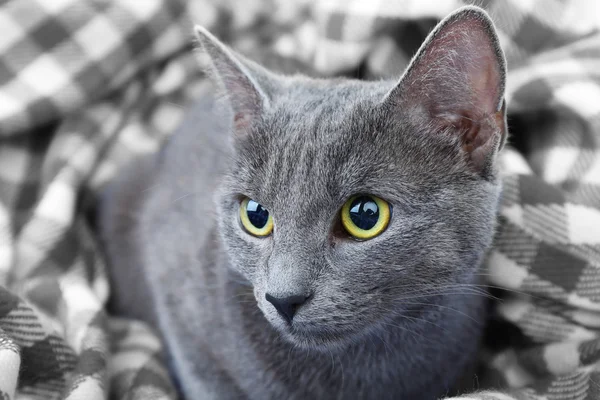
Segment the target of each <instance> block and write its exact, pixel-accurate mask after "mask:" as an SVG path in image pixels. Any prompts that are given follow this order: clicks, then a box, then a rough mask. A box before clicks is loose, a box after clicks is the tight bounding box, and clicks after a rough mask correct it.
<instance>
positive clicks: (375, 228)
mask: <svg viewBox="0 0 600 400" xmlns="http://www.w3.org/2000/svg"><path fill="white" fill-rule="evenodd" d="M390 216H391V212H390V205H389V204H388V203H387V202H386V201H385V200H382V199H380V198H379V197H375V196H370V195H358V196H353V197H351V198H350V199H348V201H347V202H346V203H345V204H344V206H343V207H342V216H341V219H342V225H343V226H344V229H346V231H347V232H348V233H349V234H350V235H352V236H354V237H355V238H357V239H362V240H366V239H372V238H374V237H375V236H377V235H379V234H380V233H381V232H383V231H384V230H385V228H387V226H388V224H389V223H390Z"/></svg>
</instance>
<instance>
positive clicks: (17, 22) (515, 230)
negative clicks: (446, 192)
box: [0, 0, 600, 400]
mask: <svg viewBox="0 0 600 400" xmlns="http://www.w3.org/2000/svg"><path fill="white" fill-rule="evenodd" d="M477 3H478V4H480V5H483V6H484V7H485V8H486V9H487V10H488V11H489V12H490V14H491V16H492V18H493V19H494V20H495V21H496V24H497V26H498V28H499V31H500V39H501V44H502V46H503V48H504V49H505V51H506V55H507V59H508V67H509V75H508V87H507V97H508V104H509V124H510V127H511V132H512V138H511V142H510V144H511V146H510V147H509V148H508V149H507V150H506V151H505V152H504V155H503V157H502V159H501V163H502V173H503V179H504V185H505V188H504V193H503V200H502V209H501V212H500V219H499V224H498V229H497V235H496V241H495V247H494V249H493V251H492V252H491V253H490V255H489V259H488V261H487V263H486V268H487V270H486V274H487V276H488V280H489V285H490V286H492V287H493V288H494V289H493V290H494V292H493V294H494V295H495V296H498V297H499V298H500V301H498V303H497V307H496V310H495V315H494V320H493V322H492V324H491V325H490V329H489V332H488V335H487V344H486V351H485V352H484V354H483V356H482V364H483V367H484V368H485V369H486V372H487V373H485V374H483V375H481V376H482V379H481V380H480V382H479V388H480V390H487V391H485V392H484V391H481V392H476V393H474V394H471V395H468V396H465V397H462V399H463V400H464V399H477V400H484V399H490V400H491V399H496V400H501V399H502V400H504V399H536V400H537V399H548V400H550V399H552V400H566V399H574V400H591V399H597V398H600V369H599V367H598V365H600V338H599V333H598V332H600V73H599V72H598V71H600V13H598V12H597V9H596V7H597V5H596V4H595V2H594V1H585V0H579V1H578V0H574V1H559V0H544V1H541V0H527V1H525V0H509V1H492V0H487V1H478V2H477ZM460 5H462V3H461V2H459V1H457V0H441V1H436V2H423V1H409V0H404V1H401V0H377V1H375V0H373V1H369V2H365V1H362V0H322V1H310V0H299V1H296V2H291V1H289V0H253V1H247V0H228V1H219V0H193V1H190V2H189V3H188V2H186V1H184V0H144V1H143V2H142V1H121V2H91V1H90V2H80V1H76V0H52V1H45V0H6V1H2V2H0V398H1V399H3V400H4V399H13V398H17V399H59V398H65V399H70V400H71V399H91V400H94V399H103V398H106V397H110V398H115V399H121V398H122V399H149V398H152V399H175V398H176V395H175V392H174V389H173V385H172V383H171V381H170V380H169V377H168V374H167V373H166V368H165V366H164V365H163V363H162V361H161V345H160V343H159V341H158V340H157V339H156V336H154V334H153V333H152V332H150V331H149V330H148V329H147V328H146V327H145V326H144V325H142V324H139V323H136V322H133V321H126V320H121V319H117V318H113V317H109V316H107V315H106V313H105V312H104V311H103V307H104V305H105V303H106V299H107V297H108V293H109V288H108V284H107V279H106V276H105V269H104V264H103V259H102V257H101V252H100V251H99V249H98V246H97V243H96V238H95V236H94V229H93V228H94V224H93V221H91V219H90V218H89V215H90V213H91V212H92V211H93V209H94V204H95V200H96V195H97V191H98V188H99V187H100V186H101V185H102V184H103V183H104V182H106V181H107V180H108V179H110V178H111V176H113V175H114V173H115V171H116V170H117V169H118V168H119V166H121V165H122V164H123V163H124V162H126V161H127V160H129V159H131V158H132V157H133V156H134V155H136V154H141V153H145V152H152V151H155V150H156V149H157V148H158V146H159V145H160V143H161V141H162V140H164V138H166V137H167V136H168V135H169V134H170V133H171V132H172V131H173V128H174V127H175V126H176V125H177V124H178V122H179V121H180V118H181V116H182V114H183V112H184V110H185V108H186V107H187V106H188V105H189V104H190V103H191V101H192V100H193V99H195V98H198V97H199V96H202V93H203V90H204V89H205V84H204V81H203V77H202V75H201V73H200V72H199V68H198V66H197V63H196V60H195V59H194V56H193V55H192V52H191V51H190V50H191V47H192V46H191V37H192V36H191V21H192V20H193V22H196V23H200V24H202V25H204V26H207V27H208V28H209V29H211V30H212V31H214V32H216V34H217V35H218V36H220V37H222V38H225V39H226V40H228V41H229V42H231V43H234V47H236V48H238V49H241V50H242V51H243V52H245V53H247V54H249V55H250V57H252V58H255V59H258V60H259V61H260V62H263V63H265V64H267V65H268V66H270V67H273V68H277V69H280V70H285V71H294V70H298V69H302V70H308V71H312V72H313V73H315V74H321V75H341V74H344V75H351V76H360V77H364V78H379V77H390V76H398V75H399V74H400V73H401V72H402V70H403V69H404V68H405V67H406V65H407V64H408V61H409V60H410V56H411V55H412V54H414V52H415V51H416V49H417V48H418V46H419V45H420V43H421V41H422V40H423V39H424V37H425V35H426V34H427V32H428V31H429V29H431V28H432V27H433V26H434V25H435V23H436V21H437V20H438V19H440V18H441V17H443V16H444V15H446V14H447V13H448V12H450V11H451V10H453V9H454V8H456V7H458V6H460ZM483 377H487V379H483Z"/></svg>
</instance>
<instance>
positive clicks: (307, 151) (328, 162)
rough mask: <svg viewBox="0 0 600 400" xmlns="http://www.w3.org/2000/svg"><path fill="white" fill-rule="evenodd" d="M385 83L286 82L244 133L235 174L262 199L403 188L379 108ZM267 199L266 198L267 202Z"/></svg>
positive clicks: (394, 140) (319, 198)
mask: <svg viewBox="0 0 600 400" xmlns="http://www.w3.org/2000/svg"><path fill="white" fill-rule="evenodd" d="M389 87H390V85H389V83H386V82H366V83H358V82H349V83H340V84H335V83H333V84H329V85H318V84H315V85H311V84H306V83H304V84H303V85H302V86H299V87H297V88H296V87H291V88H290V90H289V91H288V92H287V93H285V94H284V95H283V96H282V97H280V98H275V101H274V103H273V105H272V108H271V110H270V112H269V113H267V115H266V116H265V118H264V121H263V123H262V125H261V127H260V129H258V130H257V131H256V132H254V133H253V134H252V135H251V136H249V137H248V138H247V139H246V142H247V143H246V144H247V146H245V147H244V151H243V152H241V153H240V154H238V157H239V158H240V161H241V162H240V163H239V164H238V167H239V168H242V169H243V171H237V178H236V179H239V181H240V184H241V186H242V187H243V188H244V190H245V191H246V192H247V193H246V194H247V195H253V196H255V197H257V199H259V200H260V201H263V202H265V203H266V204H269V203H273V202H282V203H286V204H292V203H295V202H298V201H303V202H305V203H311V204H316V203H323V204H327V203H333V204H334V205H335V204H336V203H339V202H340V201H342V200H343V199H345V198H347V197H348V196H350V195H352V194H354V193H355V192H356V191H366V192H376V193H382V192H385V190H388V189H389V188H390V187H391V186H394V187H396V188H397V187H401V186H402V185H403V183H402V181H403V178H402V177H401V176H400V175H402V174H404V173H409V171H408V170H407V169H406V168H402V167H399V168H395V167H394V166H395V165H398V164H402V163H403V161H404V157H401V156H400V154H401V153H402V149H400V148H399V147H401V146H399V145H398V137H393V136H392V135H390V132H387V131H386V129H387V128H386V126H385V125H386V123H385V122H386V121H385V120H382V118H383V117H382V115H381V109H380V108H379V107H378V106H379V105H380V104H381V103H382V100H383V98H384V96H385V94H386V93H387V91H388V90H389ZM269 205H270V204H269Z"/></svg>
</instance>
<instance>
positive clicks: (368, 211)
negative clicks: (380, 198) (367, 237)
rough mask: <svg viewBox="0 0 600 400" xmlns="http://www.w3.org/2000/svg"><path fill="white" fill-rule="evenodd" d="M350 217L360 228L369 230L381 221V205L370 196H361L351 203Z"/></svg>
mask: <svg viewBox="0 0 600 400" xmlns="http://www.w3.org/2000/svg"><path fill="white" fill-rule="evenodd" d="M350 219H351V220H352V222H354V225H356V226H357V227H359V228H360V229H364V230H365V231H368V230H369V229H372V228H373V227H374V226H375V225H376V224H377V221H379V207H377V203H376V202H375V200H373V199H372V198H370V197H369V196H360V197H357V198H356V199H354V200H353V201H352V204H350Z"/></svg>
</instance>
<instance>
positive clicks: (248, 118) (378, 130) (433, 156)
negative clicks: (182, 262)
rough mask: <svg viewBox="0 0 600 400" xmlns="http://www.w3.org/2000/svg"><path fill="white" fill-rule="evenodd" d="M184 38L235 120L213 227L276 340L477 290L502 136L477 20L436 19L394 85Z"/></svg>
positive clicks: (499, 82)
mask: <svg viewBox="0 0 600 400" xmlns="http://www.w3.org/2000/svg"><path fill="white" fill-rule="evenodd" d="M197 36H198V38H199V41H200V43H201V45H202V47H203V49H204V51H205V53H206V54H208V55H209V57H210V60H211V65H212V68H211V72H212V76H213V79H214V80H215V81H216V82H217V83H218V86H219V87H220V89H221V93H222V94H223V95H224V97H225V98H226V99H227V100H228V104H229V106H230V109H231V110H232V113H231V115H230V117H231V130H230V135H231V149H232V151H231V163H230V169H229V173H228V174H227V175H226V177H225V178H224V181H223V183H222V186H221V188H220V191H219V192H218V196H217V204H218V215H219V229H220V233H221V235H222V238H223V241H224V244H225V247H226V249H227V253H228V257H229V259H230V262H231V266H232V268H234V269H235V270H237V271H238V272H239V273H241V274H242V275H243V276H244V277H245V278H246V279H247V280H248V281H249V282H250V283H251V284H252V286H253V288H254V294H255V298H256V302H257V304H258V307H259V308H260V309H261V310H262V312H263V313H264V315H265V317H266V318H267V319H268V321H269V322H270V323H271V324H272V325H273V326H274V327H275V328H276V329H277V330H278V331H280V332H281V333H282V334H283V336H284V337H286V338H287V339H288V340H289V341H291V342H292V343H295V344H297V345H300V346H304V347H313V348H323V347H332V346H337V345H340V344H343V343H348V342H350V341H353V340H356V339H358V338H360V337H361V335H362V334H364V333H366V332H369V331H372V330H373V329H386V326H388V325H389V323H390V321H392V320H394V319H395V317H397V316H398V315H399V314H402V313H406V312H407V310H409V309H410V310H413V311H414V309H415V308H419V307H423V305H424V304H427V298H428V296H431V295H434V294H435V295H441V296H446V295H447V296H450V295H452V293H453V292H454V293H455V292H456V290H457V288H460V287H465V286H464V285H469V284H470V283H473V282H475V281H476V277H477V274H478V268H479V264H480V263H481V260H482V256H483V254H484V252H485V250H486V248H487V247H488V246H489V245H490V242H491V239H492V234H493V227H494V221H495V213H496V209H497V202H498V196H499V182H498V178H497V171H496V166H495V160H496V158H497V153H498V151H499V150H500V149H501V147H502V146H503V144H504V141H505V137H506V123H505V107H504V100H503V96H504V82H505V64H504V58H503V54H502V52H501V50H500V48H499V45H498V40H497V37H496V34H495V31H494V27H493V24H492V22H491V21H490V19H489V18H488V17H487V15H486V14H485V13H484V12H483V11H482V10H480V9H478V8H474V7H466V8H462V9H460V10H458V11H457V12H455V13H453V14H452V15H451V16H449V17H448V18H446V19H445V20H444V21H442V22H441V23H440V24H439V25H438V26H437V28H436V29H435V30H434V31H433V32H432V33H431V34H430V35H429V37H428V38H427V40H426V42H425V43H424V44H423V46H422V47H421V49H420V50H419V52H418V54H417V55H416V56H415V58H414V59H413V61H412V63H411V64H410V66H409V67H408V69H407V70H406V72H405V73H404V75H403V76H402V78H400V80H399V81H396V82H389V81H388V82H386V81H380V82H365V81H353V80H342V79H338V80H317V79H310V78H306V77H302V76H294V77H283V76H279V75H276V74H274V73H272V72H269V71H267V70H265V69H264V68H262V67H260V66H258V65H256V64H254V63H252V62H250V61H248V60H246V59H244V58H243V57H241V56H239V55H237V54H235V53H234V52H232V51H231V50H229V49H228V48H227V47H226V46H224V45H223V44H222V43H220V42H219V41H218V40H217V39H216V38H214V37H213V36H212V35H211V34H210V33H208V32H207V31H206V30H204V29H203V28H197ZM225 117H227V116H225ZM425 307H426V305H425Z"/></svg>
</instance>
